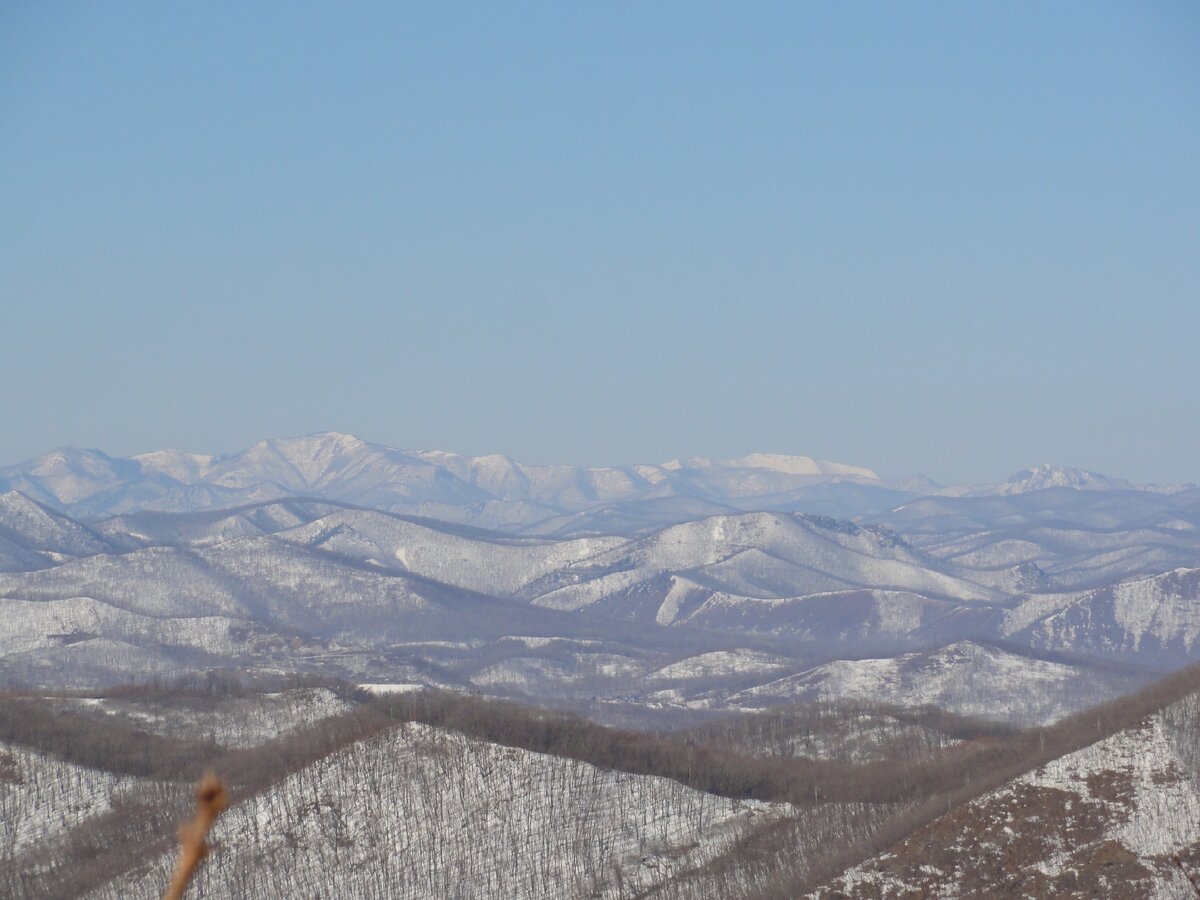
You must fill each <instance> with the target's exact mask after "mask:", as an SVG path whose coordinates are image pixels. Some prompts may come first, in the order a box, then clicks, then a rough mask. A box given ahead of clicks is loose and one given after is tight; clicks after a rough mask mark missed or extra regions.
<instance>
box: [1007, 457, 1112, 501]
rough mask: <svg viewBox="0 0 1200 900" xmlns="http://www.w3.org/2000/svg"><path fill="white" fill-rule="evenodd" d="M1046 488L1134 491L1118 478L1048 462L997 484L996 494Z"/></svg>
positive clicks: (1018, 492)
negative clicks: (1053, 464)
mask: <svg viewBox="0 0 1200 900" xmlns="http://www.w3.org/2000/svg"><path fill="white" fill-rule="evenodd" d="M1049 488H1069V489H1071V490H1075V491H1127V490H1133V489H1134V485H1133V484H1131V483H1130V482H1128V481H1125V480H1124V479H1121V478H1112V477H1111V476H1108V475H1101V474H1100V473H1098V472H1088V471H1086V470H1084V469H1071V468H1067V467H1066V466H1052V465H1050V464H1049V463H1046V464H1044V465H1040V466H1034V467H1033V468H1032V469H1022V470H1021V471H1020V472H1017V473H1015V474H1013V475H1011V476H1009V478H1008V479H1007V480H1006V481H1005V482H1004V483H1003V484H1000V485H997V487H996V489H995V493H996V494H998V495H1001V496H1004V495H1008V494H1025V493H1028V492H1029V491H1044V490H1048V489H1049Z"/></svg>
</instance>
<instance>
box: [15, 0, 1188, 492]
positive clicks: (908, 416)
mask: <svg viewBox="0 0 1200 900" xmlns="http://www.w3.org/2000/svg"><path fill="white" fill-rule="evenodd" d="M986 7H987V8H985V4H978V3H958V2H954V3H916V4H897V3H880V4H870V3H797V2H786V3H778V4H768V3H756V4H745V3H726V4H701V3H693V2H688V3H679V4H673V3H649V4H646V3H638V4H635V3H616V4H612V3H604V4H598V3H597V4H577V3H546V4H535V5H526V4H497V3H478V4H457V3H453V4H452V3H447V4H433V3H422V4H416V3H414V4H397V3H383V4H379V5H371V4H362V3H356V4H344V3H337V4H335V3H329V4H322V5H313V4H306V3H277V4H265V3H264V4H249V3H242V2H237V3H217V2H203V3H186V4H180V3H170V4H164V3H160V2H152V3H151V2H147V3H122V2H117V3H84V2H78V3H32V2H31V3H18V2H9V3H4V4H2V5H0V214H2V215H0V336H2V344H0V463H7V462H15V461H17V460H19V459H22V458H25V457H29V456H32V455H35V454H37V453H41V452H44V451H46V450H48V449H50V448H52V447H54V446H57V445H61V444H77V445H82V446H95V447H101V448H103V449H105V450H107V451H109V452H112V453H119V454H126V453H133V452H138V451H142V450H147V449H151V448H157V447H164V446H176V447H181V448H184V449H191V450H197V451H206V452H214V451H215V452H222V451H229V450H235V449H239V448H241V447H243V446H246V445H248V444H250V443H253V442H254V441H256V440H258V439H260V438H262V437H267V436H277V435H292V434H303V433H308V432H312V431H318V430H327V429H328V430H339V431H349V432H353V433H356V434H358V435H360V436H361V437H364V438H366V439H369V440H376V441H381V442H384V443H390V444H393V445H397V446H404V447H438V448H444V449H451V450H457V451H460V452H467V453H484V452H505V453H509V454H511V455H513V456H515V457H517V458H518V459H522V460H525V461H528V462H570V463H589V464H593V463H604V464H608V463H626V462H635V461H636V462H657V461H662V460H665V459H668V458H671V457H674V456H679V455H691V454H702V455H709V456H715V457H727V456H734V455H741V454H743V453H746V452H749V451H751V450H770V451H781V452H792V453H804V454H809V455H814V456H819V457H823V458H827V459H835V460H840V461H844V462H849V463H856V464H861V465H868V466H871V467H873V468H876V469H878V470H880V471H882V472H884V473H887V474H893V475H895V474H902V473H907V472H916V471H920V472H924V473H927V474H928V475H930V476H932V477H934V478H937V479H939V480H942V481H962V480H972V481H982V480H993V479H998V478H1000V477H1003V476H1005V475H1007V474H1008V473H1009V472H1011V471H1013V470H1015V469H1018V468H1021V467H1023V466H1025V465H1030V464H1034V463H1039V462H1046V461H1050V462H1055V463H1061V464H1064V465H1076V466H1082V467H1085V468H1093V469H1097V470H1100V471H1107V472H1110V473H1112V474H1115V475H1121V476H1125V477H1130V478H1134V479H1138V480H1157V481H1173V480H1195V481H1200V453H1198V452H1197V450H1198V449H1200V4H1196V3H1194V2H1181V3H1137V2H1132V0H1129V2H1121V3H1107V2H1086V3H1068V2H1056V3H1044V2H1036V3H1028V4H1023V3H1009V2H1005V3H995V4H988V5H986Z"/></svg>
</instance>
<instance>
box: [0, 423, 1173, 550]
mask: <svg viewBox="0 0 1200 900" xmlns="http://www.w3.org/2000/svg"><path fill="white" fill-rule="evenodd" d="M1185 487H1186V486H1176V487H1165V488H1162V487H1156V486H1148V487H1146V486H1137V485H1133V484H1131V483H1129V482H1126V481H1123V480H1121V479H1115V478H1109V477H1108V476H1103V475H1097V474H1095V473H1091V472H1084V471H1081V470H1075V469H1066V468H1062V467H1053V466H1039V467H1036V468H1034V469H1028V470H1025V471H1023V472H1019V473H1017V474H1016V475H1014V476H1012V477H1011V478H1009V479H1008V480H1007V481H1005V482H1003V483H1001V484H999V485H985V486H965V487H949V488H941V487H940V486H939V485H937V484H936V483H934V482H931V481H929V480H928V479H926V478H923V477H921V476H910V477H906V478H902V479H898V480H894V481H890V480H886V479H883V478H881V477H880V476H879V475H878V474H877V473H876V472H875V471H873V470H871V469H868V468H865V467H862V466H854V465H847V464H844V463H838V462H829V461H825V460H819V459H814V458H812V457H808V456H798V455H786V454H780V453H752V454H749V455H747V456H743V457H741V458H739V459H732V460H726V461H714V460H711V459H707V458H703V457H693V458H689V459H682V460H681V459H675V460H671V461H669V462H666V463H662V464H655V465H627V466H609V467H582V466H566V465H539V466H533V465H524V464H522V463H519V462H517V461H515V460H513V459H511V458H509V457H507V456H503V455H499V454H493V455H488V456H475V457H472V456H463V455H461V454H457V453H451V452H448V451H443V450H401V449H397V448H394V447H388V446H385V445H382V444H374V443H369V442H367V441H363V440H361V439H360V438H357V437H354V436H353V435H348V434H339V433H336V432H323V433H318V434H312V435H307V436H304V437H296V438H273V439H270V440H265V441H260V442H259V443H257V444H255V445H254V446H252V447H250V448H248V449H246V450H243V451H240V452H236V453H230V454H223V455H210V454H197V453H187V452H183V451H180V450H155V451H151V452H147V453H140V454H137V455H135V456H131V457H128V458H119V457H113V456H109V455H108V454H106V453H103V452H102V451H99V450H84V449H79V448H62V449H59V450H54V451H52V452H50V453H47V454H44V455H43V456H40V457H37V458H36V459H32V460H28V461H26V462H24V463H20V464H17V465H11V466H7V467H4V468H0V491H8V490H15V491H20V492H21V493H23V494H25V495H26V496H28V497H30V498H32V499H34V500H36V501H38V502H39V503H42V504H45V505H47V506H49V507H52V508H54V509H57V510H60V511H63V512H67V513H70V514H71V515H72V516H74V517H76V518H82V519H85V520H95V519H102V518H105V517H109V516H115V515H123V514H127V513H133V512H137V511H140V510H160V511H171V512H189V511H195V510H205V509H220V508H230V507H234V506H240V505H245V504H250V503H258V502H263V501H269V500H276V499H280V498H283V497H297V496H299V497H311V498H317V499H322V500H329V501H335V502H341V503H350V504H354V505H359V506H364V507H369V508H373V509H383V510H388V511H391V512H402V513H408V514H413V515H422V516H428V517H431V518H437V519H443V520H445V521H454V522H464V523H469V524H475V525H480V526H483V527H486V528H499V529H502V530H514V531H525V530H531V531H534V532H535V533H544V534H560V533H586V532H591V533H604V532H605V531H606V530H611V529H614V528H615V529H617V530H622V531H623V532H624V533H632V532H634V531H638V530H646V529H647V528H654V527H661V526H663V525H667V524H675V523H678V522H683V521H688V520H691V519H695V518H700V517H703V516H706V515H715V514H720V513H725V512H733V511H753V510H779V511H795V512H811V513H819V514H827V515H834V516H838V517H841V518H850V517H854V516H858V515H870V514H875V513H882V512H886V511H887V510H890V509H893V508H895V507H896V506H898V505H900V504H901V503H903V502H904V501H905V500H910V499H915V498H917V497H920V496H930V495H941V496H962V497H985V496H1011V495H1019V494H1022V493H1029V492H1033V491H1039V490H1045V489H1052V488H1068V489H1072V490H1088V491H1109V490H1132V491H1156V492H1160V493H1161V492H1167V493H1170V492H1174V491H1180V490H1184V489H1185ZM564 529H565V530H564Z"/></svg>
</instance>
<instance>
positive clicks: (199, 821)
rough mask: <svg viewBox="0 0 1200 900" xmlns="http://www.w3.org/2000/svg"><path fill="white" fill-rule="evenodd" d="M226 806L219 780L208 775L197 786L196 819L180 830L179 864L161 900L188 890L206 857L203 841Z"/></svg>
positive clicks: (175, 899) (174, 898) (171, 899)
mask: <svg viewBox="0 0 1200 900" xmlns="http://www.w3.org/2000/svg"><path fill="white" fill-rule="evenodd" d="M228 805H229V795H228V794H227V793H226V792H225V785H223V784H222V783H221V779H220V778H218V777H217V776H216V775H214V774H213V773H212V772H208V773H206V774H205V776H204V777H203V778H202V779H200V783H199V784H198V785H196V817H195V818H194V819H192V821H190V822H185V823H183V824H182V825H180V826H179V861H178V862H177V863H176V864H175V874H174V875H172V876H171V884H170V886H169V887H168V888H167V892H166V893H165V894H163V900H180V898H182V897H183V892H184V891H185V890H186V889H187V886H188V882H189V881H190V880H191V878H192V873H193V872H194V871H195V870H196V866H198V865H200V861H201V860H202V859H204V857H205V856H207V855H208V844H206V843H205V842H204V838H205V837H207V835H208V830H209V829H210V828H211V827H212V824H213V822H215V821H216V820H217V816H219V815H220V814H221V810H223V809H225V807H226V806H228Z"/></svg>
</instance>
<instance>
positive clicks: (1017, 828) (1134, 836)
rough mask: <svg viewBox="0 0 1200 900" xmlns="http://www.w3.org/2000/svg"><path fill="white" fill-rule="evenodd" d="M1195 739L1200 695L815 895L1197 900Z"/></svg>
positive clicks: (1035, 774) (1052, 766) (937, 826)
mask: <svg viewBox="0 0 1200 900" xmlns="http://www.w3.org/2000/svg"><path fill="white" fill-rule="evenodd" d="M1198 747H1200V695H1198V694H1192V695H1191V696H1189V697H1186V698H1184V699H1182V700H1180V701H1178V702H1176V703H1173V704H1172V705H1170V706H1167V707H1166V708H1165V709H1162V710H1160V711H1159V712H1157V713H1155V714H1153V715H1151V716H1149V717H1147V719H1146V720H1145V721H1143V722H1142V723H1140V724H1138V725H1136V726H1134V727H1131V728H1128V729H1125V730H1122V731H1119V732H1117V733H1116V734H1113V735H1111V736H1110V737H1107V738H1105V739H1103V740H1101V741H1099V742H1097V743H1095V744H1092V745H1090V746H1087V747H1085V748H1084V749H1081V750H1078V751H1076V752H1073V753H1070V754H1067V755H1066V756H1063V757H1060V758H1058V759H1055V760H1053V761H1051V762H1048V763H1046V764H1045V765H1043V766H1041V767H1039V768H1038V769H1036V770H1035V771H1032V772H1029V773H1028V774H1026V775H1024V776H1021V777H1019V778H1017V779H1015V780H1014V781H1012V782H1009V783H1008V784H1006V785H1004V786H1003V787H1001V788H999V789H997V790H995V791H992V792H990V793H988V794H986V795H984V796H983V797H980V798H978V799H976V800H973V801H971V802H970V803H967V804H964V805H963V806H960V807H958V808H956V809H954V810H953V811H951V812H950V813H947V814H946V815H944V816H942V817H941V818H939V819H937V820H936V821H934V822H933V823H931V824H930V825H928V826H926V827H924V828H921V829H919V830H918V831H917V832H915V833H914V834H913V835H911V836H909V837H908V838H906V839H905V840H903V841H901V842H900V843H899V844H898V845H897V846H895V847H893V848H891V849H889V850H888V851H887V852H885V853H883V854H881V855H879V856H878V857H876V858H874V859H872V860H870V861H869V862H867V863H864V864H862V865H860V866H857V867H855V868H854V869H852V870H850V871H849V872H847V873H846V874H845V875H843V876H842V877H841V878H839V879H837V880H836V881H835V882H833V883H832V884H831V885H829V886H828V887H826V888H824V889H822V890H820V891H818V892H816V893H815V894H814V895H812V896H814V897H818V898H822V900H834V898H842V897H847V896H852V897H864V898H899V897H910V896H931V897H976V896H1022V897H1110V898H1114V900H1122V898H1145V897H1158V898H1179V900H1190V898H1193V897H1195V896H1196V889H1195V888H1194V887H1193V886H1192V884H1190V883H1189V881H1188V877H1187V873H1190V874H1192V875H1193V876H1195V877H1197V878H1200V752H1198V750H1197V748H1198ZM1176 854H1182V856H1183V857H1184V859H1183V860H1182V861H1181V862H1182V867H1181V866H1180V865H1177V864H1176V863H1175V862H1174V861H1173V859H1172V858H1173V857H1174V856H1175V855H1176Z"/></svg>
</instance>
